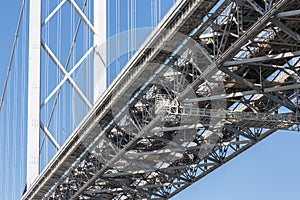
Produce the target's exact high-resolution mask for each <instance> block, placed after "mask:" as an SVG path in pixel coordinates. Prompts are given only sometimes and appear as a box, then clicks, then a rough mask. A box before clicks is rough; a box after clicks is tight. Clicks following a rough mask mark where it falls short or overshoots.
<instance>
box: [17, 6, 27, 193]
mask: <svg viewBox="0 0 300 200" xmlns="http://www.w3.org/2000/svg"><path fill="white" fill-rule="evenodd" d="M26 13H27V12H26V5H25V12H24V14H23V15H24V16H23V19H24V20H23V23H22V54H21V76H22V77H21V93H20V96H21V97H25V91H26V78H25V76H26V64H25V63H26V50H27V46H26V41H27V38H26V36H27V34H26V33H27V32H26V31H27V29H26V27H27V23H26V22H27V18H26V17H27V15H26ZM24 99H25V98H22V100H21V114H20V117H21V121H20V151H21V153H20V178H19V183H20V185H21V186H23V185H25V173H24V171H25V169H24V168H25V166H26V164H25V162H26V155H24V152H26V151H25V149H26V146H25V145H24V144H25V131H24V130H25V124H26V122H24V119H25V101H24ZM21 189H22V188H21ZM20 192H22V191H20Z"/></svg>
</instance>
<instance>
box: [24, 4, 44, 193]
mask: <svg viewBox="0 0 300 200" xmlns="http://www.w3.org/2000/svg"><path fill="white" fill-rule="evenodd" d="M29 9H30V14H29V51H28V56H29V59H28V118H27V120H28V121H27V188H28V187H30V186H31V185H32V183H33V182H34V180H35V179H36V177H37V176H38V174H39V160H40V159H39V157H40V156H39V138H40V78H41V77H40V50H41V49H40V47H41V45H40V44H41V0H30V5H29Z"/></svg>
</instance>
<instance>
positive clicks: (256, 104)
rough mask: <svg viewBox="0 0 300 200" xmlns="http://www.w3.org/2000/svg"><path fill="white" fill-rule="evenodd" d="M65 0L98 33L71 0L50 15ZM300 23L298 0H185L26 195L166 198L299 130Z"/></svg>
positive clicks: (163, 22)
mask: <svg viewBox="0 0 300 200" xmlns="http://www.w3.org/2000/svg"><path fill="white" fill-rule="evenodd" d="M32 2H34V1H32ZM64 3H69V4H71V6H72V7H73V8H74V9H75V10H76V12H77V13H79V16H80V18H81V20H82V21H83V22H84V24H85V26H87V27H89V29H91V30H92V32H97V27H96V25H92V24H91V23H90V22H89V20H88V19H87V18H86V16H85V15H84V13H82V12H81V10H80V8H79V7H78V6H77V5H76V2H75V1H73V0H68V1H62V2H61V3H60V5H58V6H57V7H56V8H55V9H54V11H53V13H52V14H50V17H48V18H46V20H45V21H44V23H47V20H50V18H51V17H52V16H53V15H54V14H55V12H56V10H59V9H60V6H62V4H64ZM299 19H300V1H299V0H222V1H220V0H210V1H205V0H181V1H177V2H176V3H175V4H174V5H173V7H172V8H171V9H170V10H169V11H168V13H167V14H166V16H165V17H164V18H163V20H162V21H161V22H160V23H159V24H158V26H157V27H156V28H155V29H154V30H153V31H152V33H151V34H150V35H149V36H148V37H147V39H146V40H145V42H144V43H143V45H142V46H141V47H140V48H139V50H138V51H137V52H135V54H134V55H133V57H132V58H131V59H130V61H129V62H128V63H127V64H126V66H125V67H124V69H123V70H122V71H121V73H120V74H119V75H118V76H117V78H116V79H115V81H114V82H113V83H112V84H111V85H110V86H109V87H108V88H107V89H106V90H105V92H103V94H101V95H100V98H99V99H98V100H97V101H96V102H95V103H94V105H91V110H90V111H89V112H88V114H87V115H86V116H85V117H84V119H83V120H82V121H81V122H80V123H79V125H78V126H77V128H76V129H75V130H74V131H73V132H72V134H71V135H70V137H69V138H68V139H67V141H66V142H65V143H64V144H63V145H62V146H61V147H60V146H58V145H57V148H58V151H57V153H56V154H55V156H54V157H53V158H52V160H51V161H50V162H49V164H48V165H47V166H46V167H45V169H44V170H42V172H41V173H40V174H39V175H38V176H37V178H36V179H35V180H34V181H33V182H32V183H31V184H30V185H28V188H27V191H26V193H25V194H24V195H23V197H22V199H23V200H26V199H169V198H170V197H172V196H174V195H176V194H177V193H179V192H180V191H182V190H184V189H185V188H187V187H188V186H190V185H191V184H193V183H194V182H196V181H198V180H200V179H201V178H203V177H204V176H206V175H207V174H209V173H210V172H212V171H213V170H215V169H217V168H218V167H221V166H222V165H223V164H224V163H226V162H228V161H230V160H231V159H232V158H234V157H235V156H237V155H239V154H240V153H242V152H244V151H245V150H247V149H248V148H250V147H252V146H253V145H255V144H256V143H258V142H260V141H261V140H263V139H265V138H266V137H267V136H269V135H271V134H272V133H274V132H276V131H277V130H295V131H297V130H299V120H300V115H299V102H300V93H299V90H300V89H299V88H300V77H299V73H300V67H299V66H300V63H299V61H300V60H299V56H300V26H299ZM38 34H39V33H38ZM41 48H42V49H43V50H44V51H45V52H46V53H47V55H48V56H49V57H50V58H51V60H53V62H54V63H56V65H57V66H58V67H59V68H60V70H61V71H62V73H63V75H64V77H65V79H66V80H65V81H69V82H70V83H71V84H73V83H72V79H71V78H70V73H68V72H67V71H66V70H64V68H63V66H61V64H60V62H59V61H58V60H57V59H56V57H55V55H54V54H53V53H52V51H51V49H50V47H49V46H48V45H47V43H46V42H44V41H42V42H41ZM95 49H97V47H96V46H93V47H92V48H91V50H90V51H95ZM35 53H36V52H35V49H34V50H32V55H34V54H35ZM32 62H34V61H32ZM75 67H76V66H75ZM74 70H75V69H74ZM73 85H74V87H75V85H76V84H73ZM75 89H76V88H75ZM57 91H59V88H58V89H57V90H56V91H55V92H57ZM66 117H68V116H66ZM40 127H41V129H42V130H43V131H44V132H45V133H46V134H47V136H48V137H51V133H49V131H48V130H47V126H44V125H43V124H40ZM50 139H51V138H50ZM51 141H52V142H53V143H54V144H55V139H53V138H52V140H51Z"/></svg>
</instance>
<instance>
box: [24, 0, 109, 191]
mask: <svg viewBox="0 0 300 200" xmlns="http://www.w3.org/2000/svg"><path fill="white" fill-rule="evenodd" d="M29 9H30V16H29V23H30V24H29V49H28V52H29V53H28V56H29V59H28V66H29V71H28V126H27V127H28V129H27V132H28V139H27V187H30V185H32V183H33V182H34V180H35V179H36V178H37V176H38V175H39V173H40V169H41V167H40V166H41V159H42V158H41V153H42V149H43V145H45V140H49V141H50V142H51V145H52V146H53V147H54V149H55V150H54V151H53V150H52V151H53V152H54V153H55V152H56V151H57V150H59V149H60V146H61V144H62V143H63V140H64V139H65V138H66V136H65V138H60V139H59V135H58V133H55V131H56V130H54V128H51V120H53V115H54V113H55V112H59V111H57V109H58V108H57V107H59V106H60V105H59V104H60V103H62V100H60V98H61V97H62V96H64V95H66V96H68V97H62V98H64V101H66V100H72V97H71V96H72V95H73V96H74V93H76V95H78V96H79V98H80V99H81V100H82V101H83V102H84V103H83V106H84V107H86V111H87V110H89V109H90V108H91V107H92V105H93V104H94V102H95V101H96V100H97V99H98V98H99V96H100V95H101V92H103V91H104V90H105V88H106V64H105V62H106V45H105V40H106V0H95V1H94V0H89V1H87V0H85V1H80V2H79V3H78V2H75V1H74V0H63V1H61V2H60V3H57V2H56V5H55V4H53V5H52V4H51V3H45V1H42V0H30V6H29ZM92 9H93V10H92ZM63 12H69V13H71V15H73V16H71V17H69V18H68V17H66V20H64V19H62V13H63ZM74 16H75V17H74ZM64 18H65V17H64ZM73 18H75V19H77V21H78V22H77V24H76V25H74V23H75V20H74V19H73ZM72 20H73V21H72ZM52 21H55V23H64V24H65V25H66V26H67V25H69V24H72V26H71V27H72V28H73V30H70V31H67V29H68V28H65V29H64V30H62V29H61V28H60V27H55V26H54V25H53V24H54V23H52ZM50 29H52V30H51V31H52V33H51V34H56V36H54V38H55V39H54V40H56V41H57V42H58V43H59V44H53V41H51V39H49V38H50V37H49V32H50ZM53 29H55V30H53ZM66 32H67V33H66ZM84 34H85V35H84ZM82 35H84V36H82ZM66 37H69V38H68V40H69V41H68V42H64V43H61V41H62V39H63V38H66ZM80 37H84V39H82V38H81V39H80ZM85 39H88V40H89V43H88V44H85V43H86V42H85V41H84V40H85ZM59 40H61V41H59ZM84 45H85V48H83V50H82V49H81V50H80V52H79V50H78V49H76V48H77V47H78V46H84ZM64 46H66V47H64ZM67 46H68V47H67ZM55 49H56V51H55ZM61 49H64V50H66V49H67V52H68V54H66V53H62V52H61V51H63V50H61ZM75 51H76V53H77V54H81V55H79V56H81V58H80V59H79V60H76V61H73V62H72V61H71V59H72V58H74V56H73V54H74V53H75ZM75 59H76V58H75ZM63 63H66V64H63ZM87 65H89V66H87ZM53 66H54V68H56V69H55V71H56V72H55V73H56V74H55V73H52V74H51V73H48V72H46V71H48V70H51V69H50V68H51V67H53ZM48 67H49V69H48ZM84 67H86V68H87V67H89V70H92V73H90V74H93V75H89V76H90V77H89V78H90V79H91V80H93V81H92V83H87V84H86V83H85V84H83V85H85V86H82V85H81V86H80V85H79V83H78V80H75V79H76V76H81V75H76V73H78V71H79V70H80V68H84ZM57 71H59V72H57ZM92 76H93V77H92ZM52 79H56V81H52ZM66 84H68V86H65V85H66ZM45 85H47V87H46V86H45ZM48 85H51V87H48ZM86 85H88V86H86ZM63 87H68V89H63ZM83 87H88V88H87V89H88V90H89V92H88V93H89V94H88V95H87V91H83V89H82V88H83ZM49 88H51V89H49ZM42 90H46V91H43V92H42ZM70 92H71V93H70ZM73 92H74V93H73ZM64 93H66V94H64ZM72 93H73V94H72ZM73 104H74V105H73V106H72V107H71V108H69V110H67V111H65V113H67V114H68V115H69V114H71V111H72V112H81V111H78V109H76V108H78V107H79V105H75V104H76V102H75V103H73ZM86 111H85V112H86ZM84 114H85V113H84ZM84 114H82V115H84ZM42 115H43V116H44V117H42ZM45 116H46V117H45ZM64 117H67V116H64ZM56 120H62V119H57V118H56ZM69 123H70V122H69ZM52 124H53V123H52ZM50 129H52V130H50ZM62 129H66V127H62ZM59 140H60V141H59ZM52 154H53V153H52ZM46 156H47V155H44V157H46ZM44 165H46V163H44Z"/></svg>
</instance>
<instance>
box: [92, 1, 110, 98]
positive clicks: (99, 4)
mask: <svg viewBox="0 0 300 200" xmlns="http://www.w3.org/2000/svg"><path fill="white" fill-rule="evenodd" d="M106 27H107V26H106V0H94V30H95V34H94V46H96V48H95V53H94V91H93V92H94V98H93V99H94V103H95V102H96V101H97V99H98V98H99V97H100V96H101V94H102V93H103V92H104V90H105V89H106Z"/></svg>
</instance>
